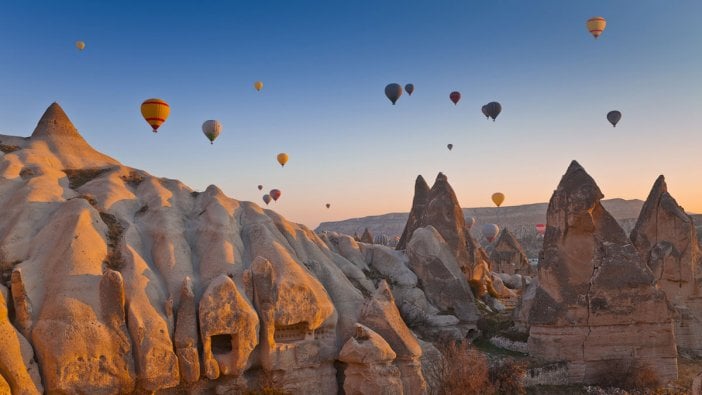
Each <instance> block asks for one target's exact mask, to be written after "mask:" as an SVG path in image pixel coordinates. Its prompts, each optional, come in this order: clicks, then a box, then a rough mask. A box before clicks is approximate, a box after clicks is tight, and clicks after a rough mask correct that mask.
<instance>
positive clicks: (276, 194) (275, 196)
mask: <svg viewBox="0 0 702 395" xmlns="http://www.w3.org/2000/svg"><path fill="white" fill-rule="evenodd" d="M268 194H269V195H271V197H272V198H273V200H275V201H276V202H277V201H278V199H280V195H281V193H280V190H278V189H271V191H270V192H268Z"/></svg>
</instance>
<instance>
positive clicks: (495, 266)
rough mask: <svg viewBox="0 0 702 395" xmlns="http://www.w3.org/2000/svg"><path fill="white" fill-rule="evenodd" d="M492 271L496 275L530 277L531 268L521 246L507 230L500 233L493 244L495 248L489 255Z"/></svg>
mask: <svg viewBox="0 0 702 395" xmlns="http://www.w3.org/2000/svg"><path fill="white" fill-rule="evenodd" d="M490 261H492V270H494V271H495V272H497V273H507V274H521V275H523V276H531V275H533V273H532V271H533V270H532V268H531V265H530V264H529V259H528V258H527V256H526V254H525V253H524V250H523V249H522V246H521V244H519V242H518V241H517V239H516V238H515V237H514V235H513V234H512V232H510V231H509V229H506V228H505V229H504V230H503V231H502V232H500V236H499V238H498V239H497V242H496V243H495V247H494V249H493V250H492V253H491V254H490Z"/></svg>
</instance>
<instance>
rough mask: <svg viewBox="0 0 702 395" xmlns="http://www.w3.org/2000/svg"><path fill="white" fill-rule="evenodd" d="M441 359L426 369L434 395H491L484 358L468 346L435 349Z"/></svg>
mask: <svg viewBox="0 0 702 395" xmlns="http://www.w3.org/2000/svg"><path fill="white" fill-rule="evenodd" d="M437 348H438V349H439V351H440V352H441V354H442V356H443V358H441V359H440V360H438V361H436V363H435V364H433V365H432V366H431V367H429V368H428V369H426V372H425V374H426V375H427V376H428V377H427V380H428V381H430V382H432V383H436V388H434V389H433V392H434V393H435V394H437V395H459V394H460V395H472V394H476V395H477V394H481V395H482V394H486V395H487V394H492V393H494V390H493V387H492V385H491V384H490V380H489V374H488V361H487V358H486V357H485V356H484V355H483V354H482V353H481V352H480V351H478V350H476V349H475V348H473V347H471V346H470V344H468V342H465V341H464V342H461V343H457V342H451V343H448V344H445V345H438V347H437Z"/></svg>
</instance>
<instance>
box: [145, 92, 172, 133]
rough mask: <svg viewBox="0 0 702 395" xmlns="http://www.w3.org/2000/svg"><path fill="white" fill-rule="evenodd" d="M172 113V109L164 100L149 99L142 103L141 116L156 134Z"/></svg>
mask: <svg viewBox="0 0 702 395" xmlns="http://www.w3.org/2000/svg"><path fill="white" fill-rule="evenodd" d="M170 113H171V107H170V106H169V105H168V103H166V101H165V100H162V99H147V100H145V101H144V102H143V103H141V115H142V116H143V117H144V119H145V120H146V123H148V124H149V125H151V127H152V128H153V129H154V133H156V132H157V131H158V128H159V127H160V126H161V125H163V123H164V122H166V119H168V114H170Z"/></svg>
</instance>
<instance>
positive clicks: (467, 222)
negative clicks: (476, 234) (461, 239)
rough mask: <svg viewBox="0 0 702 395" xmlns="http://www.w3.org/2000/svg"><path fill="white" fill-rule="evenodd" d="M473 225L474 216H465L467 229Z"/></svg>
mask: <svg viewBox="0 0 702 395" xmlns="http://www.w3.org/2000/svg"><path fill="white" fill-rule="evenodd" d="M473 225H475V217H468V218H466V227H468V229H470V228H472V227H473Z"/></svg>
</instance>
